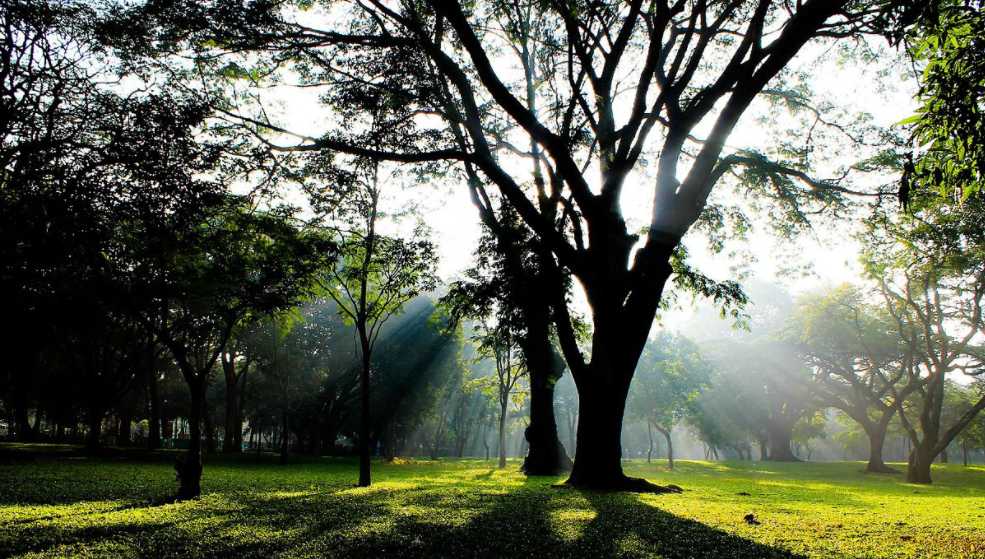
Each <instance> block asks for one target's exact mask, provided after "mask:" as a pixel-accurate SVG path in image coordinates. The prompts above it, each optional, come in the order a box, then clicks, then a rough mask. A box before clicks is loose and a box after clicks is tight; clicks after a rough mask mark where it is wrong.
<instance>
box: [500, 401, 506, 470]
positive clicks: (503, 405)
mask: <svg viewBox="0 0 985 559" xmlns="http://www.w3.org/2000/svg"><path fill="white" fill-rule="evenodd" d="M506 406H507V403H506V402H500V405H499V464H498V467H500V468H505V467H506Z"/></svg>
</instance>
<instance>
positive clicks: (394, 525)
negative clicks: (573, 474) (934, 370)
mask: <svg viewBox="0 0 985 559" xmlns="http://www.w3.org/2000/svg"><path fill="white" fill-rule="evenodd" d="M27 450H30V451H33V452H31V453H28V452H27ZM169 460H170V457H169V456H166V455H164V456H149V455H141V454H139V453H136V454H133V453H132V454H131V455H129V456H108V457H104V458H98V459H97V458H87V457H84V456H81V455H79V454H78V453H76V452H73V451H72V449H68V448H65V449H61V452H50V451H46V452H43V453H40V454H39V453H38V449H37V448H34V449H24V448H16V447H13V446H11V445H5V446H2V447H0V556H7V555H15V556H59V557H65V556H71V557H78V556H121V557H126V556H155V557H156V556H236V557H250V556H253V557H268V556H273V555H277V556H285V557H325V556H336V557H355V556H375V557H389V556H419V557H435V556H446V557H472V556H497V557H499V556H515V557H521V558H523V559H526V558H531V559H532V558H540V557H544V556H567V557H586V556H598V557H615V556H633V557H635V556H649V557H788V556H791V555H793V556H800V555H808V556H816V557H985V467H981V466H977V467H970V468H963V467H961V466H958V465H949V466H945V467H940V466H938V467H935V469H934V478H935V480H936V483H935V484H934V485H933V486H916V485H909V484H906V483H903V482H902V480H901V478H900V476H885V475H879V476H872V475H864V474H862V473H860V469H861V464H858V463H834V464H832V463H826V464H765V463H740V462H727V463H708V462H688V461H681V462H678V467H677V469H676V470H675V471H674V472H668V471H667V470H666V469H665V467H664V465H663V462H661V463H660V464H656V463H655V464H653V465H647V464H645V463H639V462H633V463H631V464H629V465H628V467H627V469H628V470H629V471H630V472H631V473H632V474H635V475H641V476H645V477H647V478H649V479H651V480H653V481H656V482H657V483H674V484H677V485H680V486H681V487H683V488H684V489H685V492H684V493H683V494H679V495H673V494H668V495H631V494H599V493H592V492H581V491H575V490H570V489H559V488H553V487H551V484H552V483H556V482H557V481H558V480H557V479H553V478H542V479H525V478H524V477H523V476H522V475H520V474H519V473H518V472H517V471H516V468H517V464H516V463H511V464H510V467H509V468H508V469H507V470H496V469H495V468H494V467H493V466H492V464H491V463H490V462H485V461H480V460H441V461H436V462H429V461H413V462H409V463H398V464H374V468H375V476H376V477H375V479H376V483H375V484H374V485H373V487H371V488H368V489H357V488H354V487H352V483H353V480H354V479H355V477H354V476H355V463H354V462H351V461H347V460H338V459H320V460H305V461H300V462H298V463H296V464H293V465H289V466H280V465H278V464H276V463H275V461H274V460H273V459H269V458H265V459H263V460H262V461H261V462H257V461H256V460H255V459H254V458H253V457H244V458H241V459H237V460H232V459H219V458H217V459H213V460H211V461H210V462H209V463H208V464H207V466H206V469H205V478H204V481H203V488H204V495H203V497H202V498H201V499H199V500H196V501H190V502H182V503H175V504H163V503H165V502H166V497H167V496H168V495H169V494H170V493H171V491H173V489H174V487H175V484H174V472H173V470H172V467H171V464H170V462H169ZM747 513H753V514H755V515H756V517H757V518H758V519H759V520H760V521H761V524H760V525H748V524H746V523H745V522H744V521H743V516H745V515H746V514H747Z"/></svg>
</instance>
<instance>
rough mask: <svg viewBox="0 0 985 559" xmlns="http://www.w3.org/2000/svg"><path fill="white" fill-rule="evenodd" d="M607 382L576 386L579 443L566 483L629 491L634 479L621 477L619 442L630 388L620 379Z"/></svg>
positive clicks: (620, 448) (620, 445)
mask: <svg viewBox="0 0 985 559" xmlns="http://www.w3.org/2000/svg"><path fill="white" fill-rule="evenodd" d="M606 380H607V381H611V382H593V383H582V384H580V385H579V386H578V397H579V410H578V442H577V446H576V450H575V463H574V467H573V468H572V469H571V476H570V477H569V478H568V481H567V483H568V484H569V485H573V486H575V487H582V488H586V489H601V490H620V489H631V486H632V485H633V483H634V482H636V481H637V480H632V479H631V478H628V477H626V475H625V474H623V471H622V440H621V438H622V420H623V413H624V411H625V407H626V394H627V391H628V388H629V386H628V382H625V383H624V382H621V381H620V380H619V379H615V378H611V379H606ZM614 385H617V386H614ZM638 481H642V480H638Z"/></svg>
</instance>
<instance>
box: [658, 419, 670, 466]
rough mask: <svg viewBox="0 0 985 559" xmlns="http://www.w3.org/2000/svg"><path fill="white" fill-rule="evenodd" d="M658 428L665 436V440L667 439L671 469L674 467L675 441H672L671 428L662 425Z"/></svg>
mask: <svg viewBox="0 0 985 559" xmlns="http://www.w3.org/2000/svg"><path fill="white" fill-rule="evenodd" d="M657 430H658V431H660V433H661V434H662V435H663V436H664V440H666V441H667V467H668V468H670V469H671V470H673V469H674V443H672V442H670V429H664V428H662V427H657Z"/></svg>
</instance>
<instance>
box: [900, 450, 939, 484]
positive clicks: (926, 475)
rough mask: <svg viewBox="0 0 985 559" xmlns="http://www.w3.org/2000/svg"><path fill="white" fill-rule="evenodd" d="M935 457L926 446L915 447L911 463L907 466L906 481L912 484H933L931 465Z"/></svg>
mask: <svg viewBox="0 0 985 559" xmlns="http://www.w3.org/2000/svg"><path fill="white" fill-rule="evenodd" d="M933 461H934V457H933V456H932V455H931V452H929V451H928V450H927V448H925V447H924V446H918V447H915V448H914V449H913V450H912V451H910V459H909V463H908V464H907V466H906V481H908V482H910V483H932V480H931V479H930V465H931V464H932V463H933Z"/></svg>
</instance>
